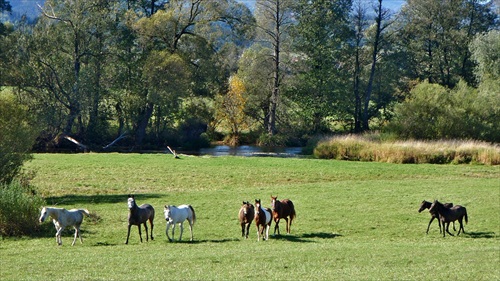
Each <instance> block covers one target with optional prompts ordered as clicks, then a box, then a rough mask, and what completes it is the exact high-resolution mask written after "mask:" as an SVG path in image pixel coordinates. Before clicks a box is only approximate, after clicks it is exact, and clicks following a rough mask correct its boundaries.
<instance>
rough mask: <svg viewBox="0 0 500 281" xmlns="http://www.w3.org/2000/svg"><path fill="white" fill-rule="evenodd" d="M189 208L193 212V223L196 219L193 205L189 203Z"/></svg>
mask: <svg viewBox="0 0 500 281" xmlns="http://www.w3.org/2000/svg"><path fill="white" fill-rule="evenodd" d="M189 209H191V213H193V224H194V222H195V221H196V213H195V212H194V209H193V206H191V205H189Z"/></svg>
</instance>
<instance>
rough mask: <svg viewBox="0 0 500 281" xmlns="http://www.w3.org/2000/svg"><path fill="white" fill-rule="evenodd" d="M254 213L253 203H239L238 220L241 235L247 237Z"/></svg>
mask: <svg viewBox="0 0 500 281" xmlns="http://www.w3.org/2000/svg"><path fill="white" fill-rule="evenodd" d="M254 215H255V208H254V207H253V205H252V204H250V202H248V201H243V204H242V205H241V208H240V211H239V213H238V219H239V220H240V225H241V237H245V238H248V231H249V229H250V225H251V224H252V221H253V219H254ZM245 228H246V233H245Z"/></svg>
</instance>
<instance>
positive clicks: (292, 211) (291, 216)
mask: <svg viewBox="0 0 500 281" xmlns="http://www.w3.org/2000/svg"><path fill="white" fill-rule="evenodd" d="M288 203H289V204H290V219H291V220H293V219H295V217H296V216H297V214H296V213H295V206H294V205H293V202H292V200H289V201H288Z"/></svg>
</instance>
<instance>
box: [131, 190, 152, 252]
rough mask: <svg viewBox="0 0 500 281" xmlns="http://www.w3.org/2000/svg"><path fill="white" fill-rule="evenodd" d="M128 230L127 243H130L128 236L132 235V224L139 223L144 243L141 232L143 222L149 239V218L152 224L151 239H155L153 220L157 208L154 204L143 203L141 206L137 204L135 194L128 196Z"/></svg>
mask: <svg viewBox="0 0 500 281" xmlns="http://www.w3.org/2000/svg"><path fill="white" fill-rule="evenodd" d="M127 202H128V203H127V204H128V209H129V213H128V231H127V241H125V244H128V238H129V236H130V227H131V226H132V225H137V228H138V229H139V237H140V238H141V243H142V233H141V224H144V228H145V229H146V241H148V226H147V224H146V223H147V221H148V220H149V225H151V240H153V239H154V238H153V227H154V224H153V221H154V219H155V209H154V208H153V206H151V205H149V204H142V205H141V206H137V204H136V203H135V198H134V196H133V195H129V196H128V201H127Z"/></svg>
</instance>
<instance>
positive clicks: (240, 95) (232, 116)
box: [216, 76, 248, 145]
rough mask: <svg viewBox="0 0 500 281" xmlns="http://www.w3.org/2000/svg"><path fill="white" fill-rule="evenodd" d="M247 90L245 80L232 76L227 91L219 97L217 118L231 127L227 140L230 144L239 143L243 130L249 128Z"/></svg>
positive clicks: (227, 126) (224, 124) (222, 123)
mask: <svg viewBox="0 0 500 281" xmlns="http://www.w3.org/2000/svg"><path fill="white" fill-rule="evenodd" d="M245 92H246V91H245V85H244V83H243V81H242V80H241V79H240V78H239V77H238V76H232V77H231V78H230V79H229V89H228V91H227V93H226V94H225V95H221V96H219V97H218V98H217V101H218V102H217V104H218V105H217V113H216V114H217V119H218V120H219V122H221V125H222V126H224V127H226V128H229V130H230V134H229V136H228V138H227V139H228V140H227V142H228V143H229V144H230V145H237V144H239V139H240V135H241V131H242V130H244V129H246V128H248V121H247V116H246V114H245V106H246V102H247V99H246V97H245V96H246V95H245V94H246V93H245Z"/></svg>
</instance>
